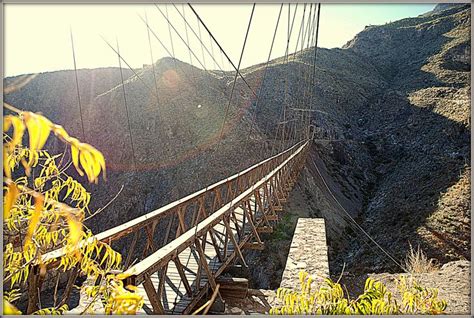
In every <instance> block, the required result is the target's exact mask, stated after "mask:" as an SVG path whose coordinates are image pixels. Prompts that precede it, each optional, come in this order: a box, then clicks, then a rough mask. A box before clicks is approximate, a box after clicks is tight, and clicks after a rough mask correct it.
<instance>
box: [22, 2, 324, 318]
mask: <svg viewBox="0 0 474 318" xmlns="http://www.w3.org/2000/svg"><path fill="white" fill-rule="evenodd" d="M172 6H173V7H174V8H175V9H176V10H177V12H178V13H179V15H180V17H181V18H182V22H183V23H184V26H185V30H186V32H185V35H181V34H180V32H179V31H178V30H177V28H176V26H175V25H174V24H175V23H176V22H175V21H171V19H170V18H169V14H168V6H166V7H165V9H166V10H163V9H162V8H160V6H156V8H157V10H158V11H159V15H160V16H161V18H162V19H164V20H165V21H166V22H167V24H168V26H169V30H168V31H169V35H170V40H171V48H170V47H169V46H167V45H165V44H164V43H163V41H162V40H161V39H160V37H159V36H158V34H157V32H156V31H155V30H153V29H152V27H151V26H150V24H149V22H148V17H147V16H146V15H145V17H141V18H142V21H143V22H144V24H145V26H146V30H147V37H148V41H149V42H150V43H149V44H150V46H149V47H150V57H151V60H152V64H151V65H152V67H153V73H155V70H154V64H153V51H152V45H151V39H152V36H153V37H154V38H155V39H156V40H157V41H158V42H159V43H160V45H161V46H162V47H163V48H164V49H165V51H166V52H167V53H168V55H170V56H171V57H172V58H173V59H174V58H175V52H174V45H173V36H172V34H173V33H174V34H175V35H177V37H178V39H179V40H180V41H181V42H182V43H183V44H184V45H185V46H186V48H187V49H188V50H189V58H190V62H191V64H192V63H193V60H194V61H196V62H197V63H198V64H199V65H200V66H201V67H202V68H203V69H204V70H207V67H206V62H205V61H206V59H205V55H206V54H207V55H208V61H209V58H210V60H212V61H213V63H214V65H215V66H216V67H217V69H218V70H214V71H212V72H221V73H222V74H225V71H224V70H223V61H224V59H225V60H226V61H227V62H228V63H229V64H230V65H231V67H232V69H233V71H234V72H235V74H234V79H233V82H232V88H231V91H230V94H229V96H228V103H227V105H225V112H224V113H225V115H224V118H223V121H222V129H221V131H220V136H219V139H218V142H217V144H216V147H217V146H218V144H219V142H220V140H221V139H222V137H223V134H224V126H225V124H226V120H227V119H228V114H229V109H230V107H231V105H232V102H233V97H234V94H235V92H236V83H237V81H238V80H241V81H242V82H243V83H244V85H245V87H246V88H247V89H248V91H249V92H250V95H251V96H253V98H254V102H255V108H257V107H258V103H259V101H260V99H261V88H260V89H257V90H256V89H254V88H252V87H251V85H250V84H249V83H248V82H247V80H246V78H245V77H244V76H243V75H242V73H241V62H242V58H243V55H244V51H245V46H246V43H247V39H248V36H249V33H250V30H251V25H252V19H253V16H254V11H255V4H254V5H253V6H252V11H251V13H250V18H249V21H248V25H247V28H246V33H245V39H244V42H243V45H242V50H241V54H240V58H239V61H238V63H236V64H237V65H236V64H235V63H234V62H233V61H232V60H231V59H230V58H229V55H228V54H227V53H226V51H225V50H224V49H223V47H222V45H221V44H220V43H219V42H218V41H217V39H216V38H215V36H214V35H213V33H212V32H211V30H210V29H209V27H208V26H207V25H206V23H205V22H204V21H203V19H202V18H201V17H200V15H199V14H198V12H197V11H196V9H195V8H193V6H192V5H190V4H188V9H189V11H188V14H189V12H191V13H192V14H194V15H195V18H196V20H197V22H198V30H197V31H196V30H195V28H193V27H192V25H191V24H190V23H189V19H187V18H186V16H185V11H184V6H183V8H182V9H183V10H182V11H180V10H179V9H178V8H177V7H176V6H175V5H172ZM287 9H288V11H287V28H286V31H285V35H286V38H285V42H286V43H285V53H284V57H283V63H285V64H286V65H288V63H289V61H290V59H291V57H290V55H291V48H290V42H291V39H292V36H293V34H294V33H295V32H294V29H296V28H297V27H295V26H296V25H298V24H299V25H300V29H299V33H298V36H297V40H296V41H293V42H295V50H294V54H293V59H295V56H296V54H297V53H298V52H302V51H304V50H308V49H310V48H312V47H313V48H314V49H313V51H314V55H313V56H312V59H311V60H312V62H311V63H309V64H306V63H304V64H303V63H300V64H301V65H300V66H299V67H300V68H302V74H303V75H304V76H303V78H302V79H299V83H298V84H299V85H300V88H301V94H300V96H299V97H298V98H297V99H296V100H294V101H293V102H292V103H290V102H289V100H288V92H289V87H288V79H287V81H286V85H285V87H284V90H285V100H284V102H283V103H282V105H280V106H279V107H280V121H279V123H278V124H277V125H276V127H277V128H276V132H275V138H274V139H275V140H274V141H275V142H274V143H273V145H272V149H271V151H267V154H266V155H267V159H265V160H262V161H260V162H258V163H256V164H255V165H253V166H251V167H249V168H247V169H245V170H242V171H240V172H238V173H237V174H234V175H233V176H230V177H228V178H225V179H223V180H221V181H219V182H217V183H215V184H212V185H209V186H207V187H206V188H204V189H201V190H200V191H197V192H195V193H193V194H190V195H188V196H186V197H184V198H181V199H179V200H177V201H174V202H172V203H169V204H167V205H165V206H163V207H161V208H159V209H157V210H154V211H152V212H148V213H146V214H144V215H142V216H140V217H138V218H135V219H132V220H130V221H128V222H126V223H124V224H121V225H119V226H116V227H114V228H111V229H108V230H106V231H104V232H102V233H98V234H96V235H95V238H96V239H97V240H99V241H102V242H106V243H108V244H112V245H113V244H119V245H120V246H123V247H124V250H122V251H121V253H122V255H124V273H125V274H126V275H125V276H126V277H127V278H125V285H129V284H132V285H134V286H138V287H139V292H140V294H142V295H143V296H144V299H145V305H144V309H143V313H147V314H189V313H191V312H192V310H193V309H194V308H195V307H196V305H197V304H198V302H199V301H200V300H201V299H202V298H203V297H204V296H205V295H207V294H208V293H209V291H212V292H215V293H218V287H217V283H216V281H217V280H218V278H219V276H220V275H221V274H222V273H223V272H224V270H225V269H226V268H227V267H228V266H229V265H231V264H233V263H235V262H241V263H242V264H243V265H244V266H246V261H245V257H244V251H245V250H249V249H251V250H262V249H264V247H265V245H264V242H263V241H262V238H261V233H271V232H272V231H273V229H274V227H275V225H276V224H277V222H278V221H279V220H280V219H281V214H282V213H283V210H284V204H285V203H286V202H287V199H288V196H289V194H290V192H291V190H292V188H293V186H294V185H295V183H296V182H297V179H298V175H299V173H300V171H301V169H302V168H303V167H304V165H305V162H306V156H307V153H308V150H309V147H310V145H311V137H312V136H311V113H312V111H313V110H312V109H311V104H312V99H313V95H314V89H313V88H312V87H313V86H314V78H315V71H316V68H315V59H316V52H317V50H316V47H317V39H318V30H319V15H320V5H317V4H313V3H311V4H295V5H293V6H292V5H291V4H288V7H287ZM298 10H302V11H303V12H302V13H301V21H300V23H297V22H296V21H295V20H296V16H297V12H298ZM283 12H284V5H283V4H281V6H280V8H279V13H278V16H277V20H276V23H275V30H274V32H273V36H272V41H271V46H270V50H269V54H268V59H267V63H266V66H265V69H264V73H263V80H262V84H261V87H262V86H263V85H264V83H265V79H266V75H267V68H268V65H269V62H270V59H271V57H272V50H273V48H274V44H275V39H276V35H277V32H278V29H279V25H280V20H281V18H282V15H283ZM188 17H189V16H188ZM188 30H189V32H188ZM203 30H204V31H205V32H207V35H208V36H209V39H210V45H206V44H205V43H204V41H203V36H202V31H203ZM190 34H191V35H194V36H195V37H196V39H197V40H198V41H199V43H200V44H201V54H199V53H198V52H197V51H196V50H194V49H193V48H192V47H191V46H190V44H189V43H190V42H189V35H190ZM104 41H105V42H106V44H107V45H108V46H109V47H110V49H111V50H113V52H114V53H115V54H116V55H117V57H118V62H119V67H120V71H121V87H122V93H123V99H124V105H125V108H126V114H127V118H128V115H129V111H130V110H129V105H127V90H126V86H127V85H126V83H125V82H124V77H123V73H122V63H123V64H125V65H126V66H127V67H128V68H129V69H130V70H131V71H132V72H133V74H134V76H135V78H136V79H137V80H139V81H141V82H142V83H143V85H144V86H145V87H146V88H147V89H148V90H149V92H150V93H151V94H150V95H152V96H155V97H156V98H157V101H158V97H159V96H157V94H158V88H157V87H156V86H155V85H156V77H155V85H149V83H147V82H146V81H144V79H143V78H141V76H140V74H139V73H138V72H137V71H136V70H135V69H133V68H132V67H131V66H130V64H129V63H128V62H127V61H126V59H125V57H124V56H123V54H121V53H120V49H119V43H118V41H117V43H116V46H115V47H114V46H113V45H111V44H110V43H109V42H108V41H107V40H105V38H104ZM71 44H72V51H73V61H74V69H75V72H76V77H75V80H76V88H77V101H78V107H79V111H80V115H81V122H82V120H83V118H82V116H83V114H82V105H81V98H80V94H79V91H80V89H79V86H80V85H79V82H78V77H77V69H76V54H75V52H74V40H73V33H72V30H71ZM215 46H216V47H217V48H218V51H217V52H218V54H220V55H221V63H219V62H218V61H217V55H218V54H216V53H215ZM199 55H201V56H199ZM176 65H177V67H178V64H176ZM209 72H211V70H209ZM189 80H190V81H191V83H190V84H193V83H192V77H189ZM153 86H155V87H153ZM222 94H224V93H223V92H222ZM253 116H254V117H255V116H256V115H255V114H253ZM253 122H254V123H255V121H253ZM290 123H291V125H290ZM81 128H82V134H83V136H84V126H83V125H82V126H81ZM128 132H129V137H130V144H131V149H132V152H133V161H134V166H135V164H136V160H137V158H136V156H135V147H134V138H133V135H132V130H131V127H130V120H128ZM262 149H264V148H263V147H262ZM266 149H268V147H266ZM62 255H64V251H63V250H62V249H58V250H54V251H51V252H49V253H47V254H45V255H43V260H44V261H45V262H48V264H49V265H48V266H49V267H54V266H58V264H57V262H49V260H54V259H55V260H57V259H59V258H60V257H61V256H62ZM80 275H81V270H80V268H79V267H76V268H73V269H72V270H70V271H69V272H68V280H67V283H66V287H65V289H64V292H63V295H62V299H61V302H60V304H59V305H61V304H64V303H67V302H68V301H69V298H70V296H71V292H72V289H73V286H74V284H75V282H76V279H77V277H78V276H80ZM31 277H32V278H31V280H30V282H29V295H30V296H29V301H28V312H33V311H34V310H35V309H37V308H38V302H39V301H38V300H39V298H40V296H39V294H40V292H41V280H40V279H39V278H38V277H39V271H38V270H36V271H34V273H33V274H32V275H31Z"/></svg>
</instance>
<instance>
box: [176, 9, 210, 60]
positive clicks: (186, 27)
mask: <svg viewBox="0 0 474 318" xmlns="http://www.w3.org/2000/svg"><path fill="white" fill-rule="evenodd" d="M181 6H182V9H183V16H184V19H185V20H186V13H185V12H184V3H183V4H182V5H181ZM184 29H185V33H186V46H187V47H188V49H189V62H190V63H191V65H193V58H192V56H191V47H190V46H189V35H188V26H187V25H186V24H184ZM200 64H201V63H200ZM201 65H202V64H201ZM203 68H204V69H206V67H205V66H203Z"/></svg>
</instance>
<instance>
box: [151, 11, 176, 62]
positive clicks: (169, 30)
mask: <svg viewBox="0 0 474 318" xmlns="http://www.w3.org/2000/svg"><path fill="white" fill-rule="evenodd" d="M165 11H166V17H167V18H169V17H168V4H165ZM147 26H148V23H147ZM168 32H169V35H170V42H171V52H173V55H172V56H173V58H175V55H174V44H173V36H172V35H171V26H170V25H169V24H168Z"/></svg>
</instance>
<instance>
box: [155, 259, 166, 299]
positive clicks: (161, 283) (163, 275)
mask: <svg viewBox="0 0 474 318" xmlns="http://www.w3.org/2000/svg"><path fill="white" fill-rule="evenodd" d="M167 271H168V263H166V265H165V266H163V268H162V269H161V271H160V275H159V280H160V281H159V282H158V290H157V294H158V297H159V298H161V295H163V289H164V288H165V281H166V272H167Z"/></svg>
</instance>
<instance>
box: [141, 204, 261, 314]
mask: <svg viewBox="0 0 474 318" xmlns="http://www.w3.org/2000/svg"><path fill="white" fill-rule="evenodd" d="M251 202H252V203H255V198H254V197H252V199H251ZM235 216H236V219H237V221H238V224H241V225H242V224H244V211H243V209H241V208H238V209H236V210H235ZM231 229H232V234H233V235H238V231H237V228H236V225H235V224H231ZM214 230H215V232H220V234H222V236H224V233H225V230H226V228H225V224H224V223H223V222H220V223H218V224H217V225H216V226H215V227H214ZM244 231H245V233H246V234H248V233H250V231H251V229H250V226H249V224H246V225H245V224H244ZM212 244H213V243H212V241H211V240H209V238H208V239H207V240H206V245H205V248H204V253H205V255H206V260H207V263H208V264H209V268H210V270H211V271H212V272H213V273H216V272H217V270H218V269H219V268H220V267H221V266H222V264H223V263H222V262H221V261H219V259H218V257H217V252H216V250H215V248H214V246H213V245H212ZM219 250H220V251H221V252H222V253H224V242H223V241H220V244H219ZM232 252H234V245H233V244H232V242H229V243H228V245H227V253H232ZM178 257H179V259H180V261H181V264H183V267H184V270H185V275H186V278H187V279H188V281H189V282H190V284H191V287H192V289H193V290H200V289H202V288H204V287H205V285H206V284H208V282H209V280H208V278H207V276H206V273H201V275H202V278H201V280H200V282H199V284H200V286H199V288H197V286H196V285H197V283H198V282H197V279H196V276H197V272H198V271H199V268H200V266H199V255H198V253H197V252H196V251H195V250H194V249H192V248H191V247H188V248H187V249H185V250H184V251H183V252H181V253H180V254H179V256H178ZM201 271H202V269H201ZM151 281H152V283H153V286H154V287H155V288H156V289H158V287H159V281H160V280H159V277H158V273H154V274H153V275H152V276H151ZM138 288H139V294H140V295H142V296H143V297H144V302H145V304H144V306H143V308H142V310H141V311H140V312H139V313H138V314H153V309H152V305H151V302H150V299H148V296H147V293H146V290H145V287H144V286H143V284H141V285H140V286H138ZM163 294H164V295H163V296H164V297H163V298H164V299H166V301H163V307H164V310H165V313H166V314H181V313H183V312H184V311H185V309H186V308H187V307H188V306H189V305H190V304H191V302H192V301H193V299H194V297H193V296H189V295H187V294H186V288H185V286H184V284H183V282H182V280H181V277H180V275H179V272H178V269H177V267H176V265H175V263H173V262H170V263H169V265H168V269H167V271H166V278H165V283H164V288H163Z"/></svg>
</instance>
